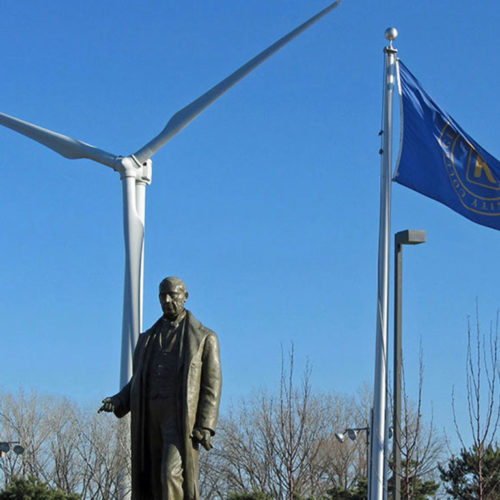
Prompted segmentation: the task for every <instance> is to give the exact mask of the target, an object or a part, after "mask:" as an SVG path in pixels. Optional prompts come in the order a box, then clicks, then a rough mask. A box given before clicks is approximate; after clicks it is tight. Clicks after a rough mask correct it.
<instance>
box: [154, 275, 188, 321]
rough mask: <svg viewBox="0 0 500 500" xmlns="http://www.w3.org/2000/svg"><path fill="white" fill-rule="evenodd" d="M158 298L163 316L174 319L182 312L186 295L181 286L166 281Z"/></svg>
mask: <svg viewBox="0 0 500 500" xmlns="http://www.w3.org/2000/svg"><path fill="white" fill-rule="evenodd" d="M159 298H160V304H161V308H162V311H163V314H164V315H165V316H166V317H167V318H176V317H177V316H179V314H181V313H182V311H184V303H185V302H186V300H187V298H188V293H187V291H186V289H185V288H184V287H183V286H182V285H181V284H174V283H171V282H169V281H166V282H165V283H163V284H162V288H161V290H160V295H159Z"/></svg>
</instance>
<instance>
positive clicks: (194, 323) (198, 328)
mask: <svg viewBox="0 0 500 500" xmlns="http://www.w3.org/2000/svg"><path fill="white" fill-rule="evenodd" d="M186 319H187V321H188V322H189V327H190V328H192V329H193V330H194V331H195V332H196V333H197V334H198V335H200V336H203V337H206V336H207V335H213V336H214V337H215V338H217V334H216V333H215V332H214V331H213V330H210V328H207V327H206V326H205V325H203V324H202V323H201V322H200V321H198V320H197V319H196V318H195V317H194V316H193V313H192V312H191V311H188V310H187V309H186Z"/></svg>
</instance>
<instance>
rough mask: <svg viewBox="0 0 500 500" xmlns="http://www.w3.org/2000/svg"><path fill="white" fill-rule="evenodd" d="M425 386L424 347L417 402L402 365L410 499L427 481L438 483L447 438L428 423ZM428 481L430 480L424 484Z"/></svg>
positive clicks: (405, 482) (405, 478)
mask: <svg viewBox="0 0 500 500" xmlns="http://www.w3.org/2000/svg"><path fill="white" fill-rule="evenodd" d="M423 387H424V363H423V353H422V349H420V352H419V378H418V394H417V400H416V403H415V402H413V401H412V400H411V399H410V397H409V395H408V391H407V389H406V380H405V377H404V367H403V387H402V389H403V391H402V403H403V405H402V406H403V408H402V409H403V415H402V421H401V424H400V425H401V443H399V446H398V448H399V450H400V453H401V458H402V465H403V467H402V471H401V476H400V477H401V482H402V497H403V498H405V499H407V500H411V499H412V498H414V497H415V496H418V493H419V490H421V489H422V488H423V487H424V485H425V484H427V488H428V489H432V488H431V486H432V487H434V488H435V489H436V490H437V488H438V484H437V483H435V482H434V479H435V475H436V471H437V468H438V463H439V460H440V458H441V457H442V453H443V450H444V446H445V440H444V437H443V436H442V435H440V434H439V433H438V432H437V430H436V428H435V426H434V420H433V418H432V416H431V418H430V421H429V423H426V422H425V421H424V418H423V414H422V405H423ZM425 481H427V483H425Z"/></svg>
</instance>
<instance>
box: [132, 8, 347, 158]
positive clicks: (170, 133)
mask: <svg viewBox="0 0 500 500" xmlns="http://www.w3.org/2000/svg"><path fill="white" fill-rule="evenodd" d="M340 3H341V2H340V0H339V1H337V2H334V3H332V4H331V5H329V6H328V7H326V8H325V9H323V10H322V11H321V12H319V13H318V14H316V15H315V16H313V17H311V19H309V20H308V21H306V22H305V23H303V24H301V25H300V26H298V27H297V28H295V29H294V30H293V31H291V32H290V33H288V34H287V35H285V36H284V37H282V38H280V39H279V40H278V41H277V42H275V43H273V44H272V45H271V46H270V47H268V48H267V49H265V50H263V51H262V52H261V53H260V54H258V55H257V56H255V57H254V58H253V59H251V60H250V61H248V62H247V63H246V64H244V65H243V66H241V68H239V69H237V70H236V71H235V72H234V73H232V74H231V75H229V76H228V77H227V78H225V79H224V80H222V81H221V82H219V83H218V84H217V85H215V86H214V87H212V88H211V89H210V90H209V91H208V92H206V93H205V94H203V95H202V96H201V97H198V99H196V100H195V101H193V102H192V103H191V104H188V105H187V106H186V107H185V108H183V109H181V110H180V111H178V112H177V113H175V115H174V116H172V118H170V120H169V122H168V123H167V125H166V127H165V128H164V129H163V131H162V132H161V133H160V134H159V135H157V136H156V137H155V138H154V139H153V140H152V141H150V142H148V143H147V144H146V145H145V146H144V147H142V148H141V149H139V151H137V153H135V154H134V156H135V157H136V158H137V160H138V161H139V162H140V163H143V162H145V161H146V160H147V159H149V158H151V156H153V155H154V154H155V153H156V152H157V151H158V150H159V149H160V148H161V147H162V146H163V145H164V144H165V143H166V142H167V141H169V140H170V139H171V138H172V137H174V136H175V135H176V134H177V133H179V132H180V131H181V130H182V129H183V128H184V127H185V126H186V125H188V124H189V123H190V122H191V121H192V120H194V119H195V118H196V117H197V116H198V115H199V114H200V113H201V112H202V111H204V110H205V109H206V108H208V106H210V105H211V104H212V103H213V102H215V101H216V100H217V99H218V98H219V97H220V96H221V95H222V94H224V92H226V91H228V90H229V89H230V88H231V87H232V86H233V85H235V84H236V83H238V82H239V81H240V80H241V79H242V78H244V77H245V76H247V75H248V74H249V73H251V72H252V71H253V70H254V69H255V68H256V67H257V66H259V65H260V64H262V63H263V62H264V61H265V60H266V59H268V58H269V57H271V56H272V55H273V54H275V53H276V52H278V50H280V49H281V48H282V47H284V46H285V45H286V44H287V43H288V42H290V41H291V40H293V39H294V38H295V37H297V36H298V35H300V34H301V33H302V32H303V31H305V30H306V29H307V28H309V27H310V26H312V25H313V24H314V23H315V22H316V21H319V20H320V19H321V18H322V17H323V16H325V15H326V14H328V13H329V12H330V11H332V10H333V9H335V8H336V7H338V6H339V5H340Z"/></svg>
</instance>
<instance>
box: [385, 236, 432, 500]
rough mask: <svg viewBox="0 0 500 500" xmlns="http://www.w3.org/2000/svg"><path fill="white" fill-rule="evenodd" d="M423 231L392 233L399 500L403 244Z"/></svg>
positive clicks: (396, 493)
mask: <svg viewBox="0 0 500 500" xmlns="http://www.w3.org/2000/svg"><path fill="white" fill-rule="evenodd" d="M425 241H426V234H425V231H418V230H411V229H407V230H405V231H399V232H398V233H396V234H395V235H394V257H395V260H394V395H393V398H394V413H393V428H394V439H393V442H392V454H393V460H394V473H393V477H394V490H393V499H394V500H401V365H402V358H403V346H402V325H403V321H402V316H403V314H402V310H403V307H402V304H403V245H419V244H420V243H425Z"/></svg>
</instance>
